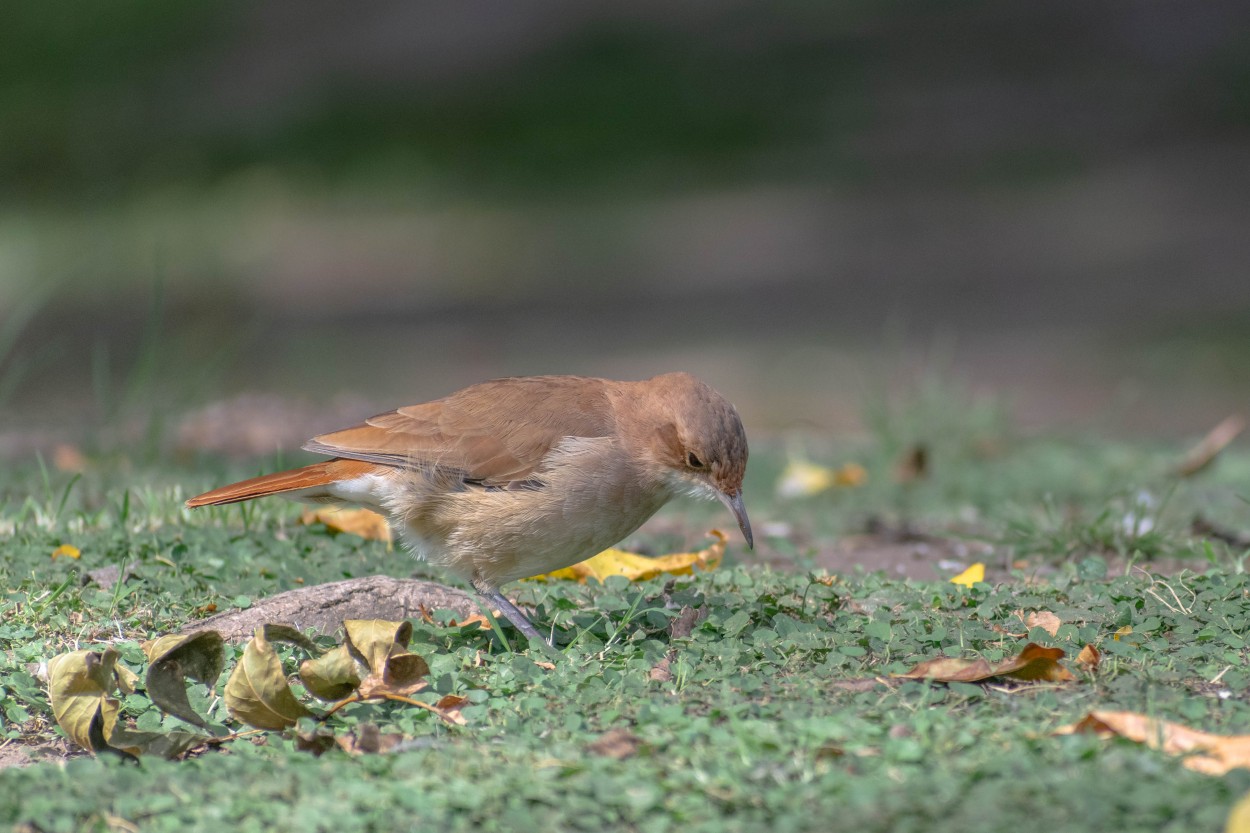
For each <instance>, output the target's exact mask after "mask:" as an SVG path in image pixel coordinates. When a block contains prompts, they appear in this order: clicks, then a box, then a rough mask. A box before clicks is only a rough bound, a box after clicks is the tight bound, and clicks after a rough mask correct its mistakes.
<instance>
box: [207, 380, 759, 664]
mask: <svg viewBox="0 0 1250 833" xmlns="http://www.w3.org/2000/svg"><path fill="white" fill-rule="evenodd" d="M303 448H304V449H305V450H306V451H311V452H314V453H317V454H323V455H326V456H328V457H329V458H330V459H328V460H322V461H320V462H316V463H312V464H310V465H305V466H301V467H299V468H295V469H290V470H288V471H281V472H276V473H273V474H266V475H262V476H260V477H254V478H251V479H248V480H243V481H240V482H238V483H232V484H230V485H227V486H222V487H220V488H217V489H213V490H212V491H209V492H205V493H204V494H202V495H198V496H196V497H193V498H191V499H190V500H188V501H187V502H186V505H187V506H189V507H198V506H215V505H221V504H230V503H237V502H239V501H246V500H252V499H254V498H261V497H266V496H269V495H282V496H284V497H288V498H294V499H296V500H300V501H304V502H309V503H316V504H330V505H340V506H361V507H364V508H366V509H371V510H373V511H375V512H378V513H380V514H382V515H384V516H386V517H387V519H388V521H389V522H390V524H391V526H392V528H393V529H394V530H395V531H396V532H397V533H398V537H399V538H400V540H401V541H402V542H403V544H404V545H405V546H406V547H407V548H408V549H409V550H410V551H411V552H412V553H413V554H414V555H415V556H417V557H418V558H421V559H424V560H425V561H427V562H429V563H431V564H435V565H439V566H442V567H445V568H447V569H449V570H450V571H451V572H452V573H455V574H457V575H459V576H460V577H461V578H463V579H464V580H466V581H467V582H468V583H469V584H470V585H471V586H472V587H473V589H474V590H475V591H476V592H477V593H478V595H480V596H481V597H482V598H483V599H485V600H486V601H488V602H489V603H491V604H492V605H493V606H495V607H496V608H497V609H498V610H499V611H500V612H501V613H502V614H503V615H504V616H505V617H506V618H507V619H508V620H509V621H510V622H512V624H513V625H514V626H515V627H516V629H517V630H518V631H520V632H521V633H522V634H523V635H524V636H525V637H527V638H528V639H530V640H534V639H538V640H542V641H544V642H548V644H550V643H549V641H548V640H546V639H545V638H544V637H543V636H542V635H541V634H540V633H539V631H538V629H537V628H536V627H535V626H534V625H533V623H531V622H530V621H529V619H528V618H526V616H525V615H524V614H523V613H522V612H521V611H520V610H519V609H518V608H517V607H516V605H514V604H513V603H512V602H511V601H510V600H509V599H508V598H507V597H506V596H504V595H503V593H502V591H501V587H502V586H503V585H505V584H507V583H509V582H511V581H515V580H517V579H522V578H529V577H532V576H536V575H542V574H544V573H548V572H551V571H553V570H558V569H560V568H563V567H567V566H569V565H571V564H576V563H577V562H579V561H582V560H584V559H586V558H589V557H590V556H592V555H594V554H596V553H598V552H601V551H602V550H604V549H606V548H608V547H610V546H612V545H613V544H615V543H617V542H619V541H620V540H621V539H623V538H625V537H626V536H628V535H630V534H631V533H632V532H634V531H635V530H636V529H638V527H640V526H641V525H642V524H643V522H644V521H646V520H647V519H648V518H650V517H651V516H652V515H654V514H655V513H656V512H657V511H658V510H659V509H660V508H661V507H662V506H664V505H665V504H666V503H668V502H669V501H670V500H671V499H673V498H675V497H677V496H679V495H692V496H695V497H700V498H708V499H716V500H719V501H720V502H721V503H723V504H724V505H725V506H726V507H727V508H728V509H729V511H730V512H731V513H732V514H733V517H734V519H735V520H736V521H737V524H738V527H739V529H740V530H741V532H742V536H743V538H744V539H745V540H746V543H747V546H748V547H749V548H754V539H753V536H752V534H751V522H750V519H749V518H748V516H747V511H746V506H745V504H744V503H743V494H742V483H743V478H744V477H745V475H746V466H747V438H746V432H745V430H744V429H743V426H742V420H741V418H740V417H739V415H738V411H737V409H736V408H735V407H734V406H733V405H732V404H730V402H729V400H727V399H726V398H725V397H724V396H722V395H721V394H720V393H718V392H717V391H715V390H714V389H712V388H711V387H710V386H708V385H707V384H706V383H704V382H702V381H700V380H699V379H697V378H696V377H694V376H693V375H691V374H689V373H685V372H676V373H665V374H662V375H659V376H655V377H653V378H650V379H645V380H641V381H615V380H610V379H598V378H591V377H585V376H513V377H506V378H500V379H492V380H490V381H486V382H480V383H478V384H474V385H470V386H469V387H466V388H464V389H462V390H459V391H457V392H455V393H452V394H450V395H448V396H445V397H443V398H442V399H435V400H433V401H430V402H426V403H423V404H420V405H409V406H406V407H402V408H398V409H396V410H394V411H388V412H386V413H382V414H378V415H377V416H373V417H370V418H369V419H366V420H365V421H364V422H363V423H360V424H358V425H355V426H352V427H350V428H345V429H343V430H340V431H333V432H330V433H327V434H321V435H319V436H317V437H314V438H313V439H311V440H309V441H308V442H307V443H305V444H304V446H303Z"/></svg>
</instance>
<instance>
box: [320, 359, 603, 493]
mask: <svg viewBox="0 0 1250 833" xmlns="http://www.w3.org/2000/svg"><path fill="white" fill-rule="evenodd" d="M606 385H607V383H606V382H603V381H602V380H598V379H584V378H580V377H571V376H535V377H517V378H512V379H496V380H494V381H491V382H483V383H482V384H478V385H473V386H472V387H468V388H465V389H464V390H462V391H459V392H457V393H454V394H452V395H451V396H448V397H446V398H444V399H438V400H435V401H433V402H427V403H425V404H422V405H409V406H407V407H404V408H399V409H398V410H395V411H389V412H387V413H384V414H378V415H377V416H375V417H371V418H369V419H367V420H365V422H364V423H362V424H360V425H357V426H354V427H352V428H347V429H344V430H342V431H334V432H332V433H329V434H322V435H321V436H318V437H314V438H313V439H312V440H311V441H309V442H308V443H307V444H305V445H304V448H305V449H306V450H308V451H314V452H317V453H320V454H329V455H333V456H335V457H345V458H348V459H352V460H362V461H366V462H371V463H380V464H382V465H387V466H397V467H401V468H419V469H436V470H441V471H444V472H454V473H455V475H456V476H457V477H459V478H461V479H463V480H465V481H471V482H477V483H481V484H483V485H487V486H505V487H506V486H507V485H509V484H514V483H517V482H521V481H525V480H526V478H529V477H530V476H531V475H533V474H534V473H535V471H536V470H538V469H539V468H540V466H541V465H542V462H543V459H544V457H546V455H547V453H548V452H549V451H550V450H551V449H552V448H553V447H554V446H556V445H557V444H558V443H559V442H560V441H561V440H562V439H563V438H565V437H606V436H610V435H611V434H612V433H613V431H614V429H615V421H614V419H613V416H612V409H611V406H610V404H609V401H608V398H607V394H606Z"/></svg>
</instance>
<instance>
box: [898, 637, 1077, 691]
mask: <svg viewBox="0 0 1250 833" xmlns="http://www.w3.org/2000/svg"><path fill="white" fill-rule="evenodd" d="M1063 657H1064V651H1063V649H1062V648H1043V647H1042V646H1041V645H1038V644H1036V643H1033V642H1030V643H1029V644H1028V645H1025V646H1024V650H1022V651H1021V652H1020V653H1019V654H1018V655H1017V656H1015V657H1012V658H1011V659H1005V660H1003V661H1002V662H998V663H990V662H988V661H986V660H985V659H959V658H955V657H938V658H936V659H929V660H924V661H923V662H921V663H919V664H917V665H916V667H915V668H913V669H911V670H910V671H907V672H905V673H902V674H894V675H892V676H894V677H898V678H900V679H904V680H935V681H937V682H942V683H976V682H981V681H982V680H988V679H990V678H991V677H1011V678H1012V679H1016V680H1027V681H1030V682H1033V681H1038V680H1044V681H1046V682H1052V683H1059V682H1067V681H1069V680H1075V679H1076V677H1075V676H1074V675H1073V674H1072V672H1071V671H1069V670H1068V669H1066V668H1064V667H1063V666H1062V665H1061V664H1060V663H1059V660H1061V659H1063Z"/></svg>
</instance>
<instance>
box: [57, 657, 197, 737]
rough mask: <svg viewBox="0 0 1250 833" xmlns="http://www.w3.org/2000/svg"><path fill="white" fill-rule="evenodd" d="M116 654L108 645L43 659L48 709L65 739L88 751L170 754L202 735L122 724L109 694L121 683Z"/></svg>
mask: <svg viewBox="0 0 1250 833" xmlns="http://www.w3.org/2000/svg"><path fill="white" fill-rule="evenodd" d="M117 658H118V653H117V651H115V650H114V649H112V648H108V649H106V650H105V651H103V652H101V653H96V652H94V651H74V652H72V653H69V654H61V655H60V656H56V657H53V658H52V659H51V660H49V661H48V694H49V698H50V699H51V701H52V714H53V716H54V717H55V718H56V722H57V725H59V726H60V727H61V730H62V731H63V732H65V734H66V735H67V736H69V738H70V740H72V741H73V742H74V743H76V744H78V745H79V746H81V747H83V748H84V749H86V750H88V751H89V752H91V753H93V754H98V753H100V752H118V753H121V754H125V755H132V756H139V755H142V754H154V755H161V756H162V757H166V758H173V757H177V756H178V755H181V754H182V753H183V752H186V751H187V750H188V749H191V748H192V747H195V746H198V745H199V744H201V743H203V742H204V741H205V740H206V739H207V738H206V736H205V735H200V734H196V733H193V732H168V733H163V732H137V731H135V730H133V729H130V728H128V727H127V726H125V724H123V723H122V722H121V720H120V719H119V715H120V710H121V705H120V703H119V702H118V701H117V700H116V699H114V698H113V697H112V696H110V695H111V694H112V692H113V689H114V687H115V686H117V685H118V684H119V683H121V682H122V680H119V676H120V670H121V668H122V667H121V666H118V665H117ZM131 676H133V675H131ZM124 679H125V677H123V680H124Z"/></svg>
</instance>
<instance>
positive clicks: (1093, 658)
mask: <svg viewBox="0 0 1250 833" xmlns="http://www.w3.org/2000/svg"><path fill="white" fill-rule="evenodd" d="M1076 661H1077V662H1078V663H1080V664H1081V665H1084V666H1085V667H1087V668H1089V670H1090V671H1097V670H1098V663H1100V662H1102V652H1101V651H1099V650H1098V649H1097V648H1096V647H1094V646H1093V645H1086V646H1085V647H1084V648H1082V649H1081V652H1080V653H1079V654H1077V655H1076Z"/></svg>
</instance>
